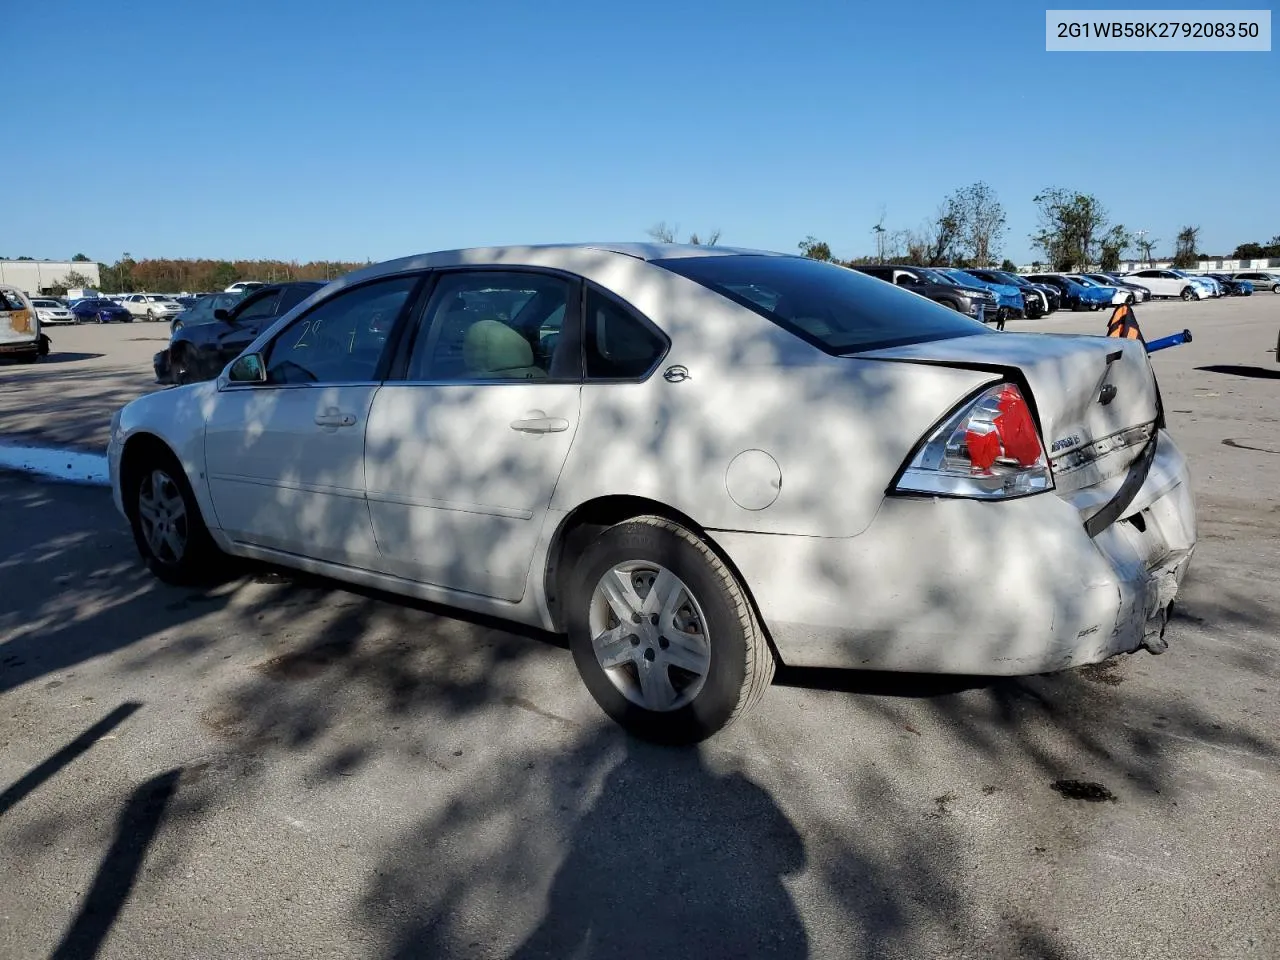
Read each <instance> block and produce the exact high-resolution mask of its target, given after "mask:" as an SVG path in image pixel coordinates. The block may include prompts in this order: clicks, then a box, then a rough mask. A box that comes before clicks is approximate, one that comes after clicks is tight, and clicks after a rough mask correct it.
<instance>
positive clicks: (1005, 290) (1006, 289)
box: [933, 267, 1027, 320]
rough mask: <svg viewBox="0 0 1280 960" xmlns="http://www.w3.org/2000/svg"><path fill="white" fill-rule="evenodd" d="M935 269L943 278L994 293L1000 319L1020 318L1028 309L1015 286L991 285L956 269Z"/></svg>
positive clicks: (1009, 284)
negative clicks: (983, 288)
mask: <svg viewBox="0 0 1280 960" xmlns="http://www.w3.org/2000/svg"><path fill="white" fill-rule="evenodd" d="M933 269H935V270H937V271H938V273H941V274H942V275H943V276H946V277H950V278H951V279H952V280H954V281H955V282H956V283H959V284H965V285H968V286H979V287H986V288H987V289H988V290H990V291H991V292H992V293H994V294H995V295H996V317H997V318H998V319H1001V320H1007V319H1008V318H1009V317H1020V316H1022V314H1023V312H1024V311H1025V310H1026V308H1027V306H1026V301H1025V300H1024V299H1023V296H1022V291H1021V290H1020V289H1019V288H1018V287H1017V286H1015V285H1014V284H1011V283H990V282H989V281H986V280H979V279H978V278H977V277H975V276H974V275H973V274H972V273H969V272H967V271H965V270H960V269H958V268H956V267H935V268H933Z"/></svg>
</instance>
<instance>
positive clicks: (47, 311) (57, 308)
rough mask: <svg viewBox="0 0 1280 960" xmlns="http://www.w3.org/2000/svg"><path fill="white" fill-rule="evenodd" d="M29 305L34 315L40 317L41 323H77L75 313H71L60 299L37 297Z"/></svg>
mask: <svg viewBox="0 0 1280 960" xmlns="http://www.w3.org/2000/svg"><path fill="white" fill-rule="evenodd" d="M31 306H32V308H33V309H34V310H35V312H36V316H37V317H39V318H40V322H41V323H42V324H54V323H79V322H80V321H79V320H77V319H76V315H75V314H74V313H72V312H71V311H70V310H69V309H68V308H67V305H66V304H65V303H63V302H62V301H61V300H53V299H50V298H48V297H37V298H36V299H34V300H32V301H31Z"/></svg>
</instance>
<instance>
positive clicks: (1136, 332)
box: [1107, 303, 1147, 343]
mask: <svg viewBox="0 0 1280 960" xmlns="http://www.w3.org/2000/svg"><path fill="white" fill-rule="evenodd" d="M1107 336H1108V337H1119V338H1121V339H1122V340H1141V341H1142V342H1143V343H1146V342H1147V341H1146V338H1145V337H1143V336H1142V330H1141V329H1140V328H1139V327H1138V315H1137V314H1136V313H1134V312H1133V307H1131V306H1129V304H1127V303H1122V304H1120V306H1118V307H1116V308H1115V310H1114V311H1112V313H1111V319H1110V320H1108V321H1107Z"/></svg>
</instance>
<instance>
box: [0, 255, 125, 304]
mask: <svg viewBox="0 0 1280 960" xmlns="http://www.w3.org/2000/svg"><path fill="white" fill-rule="evenodd" d="M72 273H78V274H80V276H81V277H84V278H85V280H86V282H85V283H83V284H81V283H75V284H71V283H67V277H69V276H70V275H71V274H72ZM0 283H4V284H8V285H9V286H11V287H17V288H18V289H19V290H21V291H22V292H23V293H25V294H26V295H27V296H29V297H34V296H37V295H39V294H42V293H47V292H48V291H50V290H52V289H53V288H54V287H70V286H85V287H92V288H94V289H95V290H96V289H97V288H98V287H100V286H101V285H102V277H101V276H100V275H99V273H98V265H97V264H96V263H93V262H92V261H80V262H77V261H72V260H0Z"/></svg>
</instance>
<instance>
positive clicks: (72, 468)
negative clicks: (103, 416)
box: [0, 443, 111, 487]
mask: <svg viewBox="0 0 1280 960" xmlns="http://www.w3.org/2000/svg"><path fill="white" fill-rule="evenodd" d="M0 470H12V471H14V472H16V473H23V474H26V475H27V476H32V477H40V478H42V479H45V480H54V481H56V482H58V483H75V484H79V485H81V486H88V487H110V486H111V478H110V476H109V475H108V472H107V456H106V454H104V453H85V452H84V451H83V450H75V449H72V448H60V447H34V446H29V445H26V444H17V443H0Z"/></svg>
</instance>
